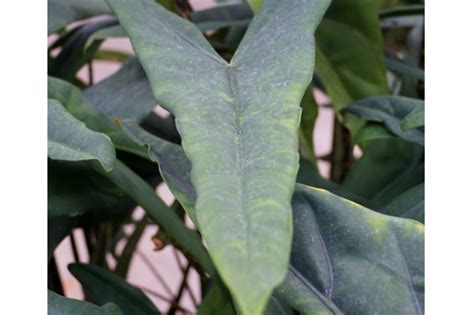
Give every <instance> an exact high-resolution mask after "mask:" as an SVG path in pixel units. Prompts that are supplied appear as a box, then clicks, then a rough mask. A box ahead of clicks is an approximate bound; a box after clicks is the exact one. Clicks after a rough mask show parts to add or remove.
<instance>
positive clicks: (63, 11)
mask: <svg viewBox="0 0 474 315" xmlns="http://www.w3.org/2000/svg"><path fill="white" fill-rule="evenodd" d="M107 13H110V9H109V8H108V7H107V5H106V4H105V1H103V0H74V1H64V0H48V35H49V34H51V33H55V32H57V31H58V30H60V29H61V28H63V27H65V26H66V25H67V24H69V23H71V22H73V21H78V20H83V19H87V18H90V17H92V16H96V15H101V14H107Z"/></svg>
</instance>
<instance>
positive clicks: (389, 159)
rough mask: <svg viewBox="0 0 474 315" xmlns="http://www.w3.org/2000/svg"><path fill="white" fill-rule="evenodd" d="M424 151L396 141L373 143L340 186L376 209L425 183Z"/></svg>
mask: <svg viewBox="0 0 474 315" xmlns="http://www.w3.org/2000/svg"><path fill="white" fill-rule="evenodd" d="M423 151H424V150H423V148H422V147H420V146H418V145H417V144H414V143H409V142H405V141H403V140H399V139H397V138H393V139H388V140H383V139H382V140H372V141H371V142H370V143H369V144H368V145H367V146H366V147H365V149H364V153H363V155H362V158H361V159H360V160H357V161H355V162H354V163H353V164H352V167H351V169H350V170H349V172H348V174H347V176H346V177H345V179H344V181H343V183H342V185H343V187H344V188H345V189H347V190H349V191H351V192H352V193H354V194H356V195H360V196H362V197H364V198H366V199H368V200H370V202H369V203H368V204H366V205H367V206H370V207H371V208H372V209H378V208H380V207H383V206H384V205H385V204H387V203H388V202H390V201H391V200H392V199H393V198H395V197H397V196H398V195H400V194H401V193H402V192H404V191H406V190H407V189H409V188H411V187H413V186H415V185H417V184H419V183H421V182H423V181H424V162H423Z"/></svg>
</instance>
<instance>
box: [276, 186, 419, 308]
mask: <svg viewBox="0 0 474 315" xmlns="http://www.w3.org/2000/svg"><path fill="white" fill-rule="evenodd" d="M292 204H293V215H294V239H293V247H292V255H291V267H290V271H289V274H288V276H287V281H288V282H287V281H285V283H284V284H283V285H282V286H281V287H280V288H279V289H277V291H276V296H277V297H278V298H279V299H281V300H282V301H284V302H286V303H288V304H289V305H290V306H291V307H293V308H294V309H296V310H298V311H299V312H301V313H304V314H343V313H351V314H422V313H423V308H424V255H423V251H424V227H423V225H422V224H420V223H418V222H416V221H413V220H407V219H400V218H395V217H390V216H386V215H382V214H379V213H376V212H373V211H371V210H369V209H366V208H364V207H362V206H360V205H358V204H355V203H353V202H351V201H348V200H345V199H342V198H340V197H337V196H335V195H333V194H331V193H329V192H327V191H324V190H320V189H313V188H310V187H307V186H302V185H298V186H297V188H296V192H295V194H294V196H293V203H292ZM300 292H301V294H300Z"/></svg>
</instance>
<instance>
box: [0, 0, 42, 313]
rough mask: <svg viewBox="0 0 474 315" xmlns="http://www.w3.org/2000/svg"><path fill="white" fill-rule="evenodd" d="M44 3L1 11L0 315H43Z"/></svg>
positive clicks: (4, 7)
mask: <svg viewBox="0 0 474 315" xmlns="http://www.w3.org/2000/svg"><path fill="white" fill-rule="evenodd" d="M46 18H47V1H46V0H43V1H27V2H25V1H10V2H8V3H4V4H3V5H2V10H1V11H0V30H2V33H1V34H2V36H1V40H2V45H1V48H0V60H1V71H0V86H1V87H2V88H1V90H0V91H1V93H0V95H1V96H0V99H1V109H0V113H1V117H0V135H1V149H0V150H1V151H0V152H1V154H0V156H1V161H0V178H1V181H2V186H1V210H2V211H1V212H2V221H1V222H2V227H1V228H0V238H1V245H0V246H1V259H0V261H1V263H0V273H1V276H0V278H1V285H2V289H3V290H2V296H3V299H2V307H1V308H2V313H5V314H7V313H10V314H13V313H21V314H46V313H47V306H46V305H47V291H46V288H47V257H46V256H47V231H46V226H47V190H46V177H47V171H46V165H47V140H46V139H47V129H46V128H47V112H46V108H47V107H46V104H47V103H46V102H47V86H46V82H47V81H46V73H47V56H46V51H47V40H46V36H47V23H46Z"/></svg>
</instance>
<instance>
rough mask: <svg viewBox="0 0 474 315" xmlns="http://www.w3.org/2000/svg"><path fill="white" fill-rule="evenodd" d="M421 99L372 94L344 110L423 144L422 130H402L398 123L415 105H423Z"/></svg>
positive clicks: (406, 138) (403, 137)
mask: <svg viewBox="0 0 474 315" xmlns="http://www.w3.org/2000/svg"><path fill="white" fill-rule="evenodd" d="M423 106H424V102H423V101H421V100H416V99H411V98H407V97H401V96H374V97H369V98H366V99H363V100H360V101H356V102H354V103H352V104H351V105H350V106H349V107H347V108H345V109H344V111H345V112H348V113H352V114H354V115H357V116H358V117H360V118H362V119H364V120H367V121H375V122H381V123H383V124H384V125H385V127H387V129H388V130H390V131H391V132H393V133H394V134H395V135H397V136H398V137H400V138H401V139H404V140H406V141H411V142H415V143H417V144H419V145H424V140H425V136H424V130H422V129H410V130H406V131H404V130H402V128H401V126H400V123H401V120H402V119H403V118H404V117H406V116H407V115H408V114H409V113H410V112H412V111H413V110H414V109H415V108H417V107H423Z"/></svg>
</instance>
